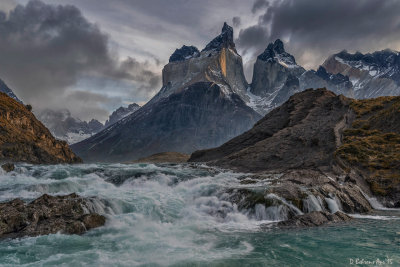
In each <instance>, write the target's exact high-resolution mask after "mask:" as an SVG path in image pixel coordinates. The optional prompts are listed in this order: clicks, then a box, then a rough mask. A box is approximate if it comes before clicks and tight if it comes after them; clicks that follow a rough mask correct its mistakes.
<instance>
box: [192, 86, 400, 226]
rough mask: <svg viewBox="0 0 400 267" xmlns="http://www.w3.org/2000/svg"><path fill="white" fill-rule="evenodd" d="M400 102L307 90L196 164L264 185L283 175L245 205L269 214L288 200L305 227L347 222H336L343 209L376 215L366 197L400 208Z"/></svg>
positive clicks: (195, 158) (245, 198) (244, 197)
mask: <svg viewBox="0 0 400 267" xmlns="http://www.w3.org/2000/svg"><path fill="white" fill-rule="evenodd" d="M399 103H400V97H381V98H378V99H368V100H353V99H350V98H346V97H344V96H337V95H335V94H334V93H332V92H330V91H328V90H326V89H317V90H311V89H310V90H306V91H304V92H301V93H298V94H295V95H294V96H292V97H291V98H290V99H289V100H288V101H287V102H286V103H284V104H283V105H282V106H280V107H279V108H276V109H275V110H273V111H271V112H270V113H269V114H267V115H266V116H265V117H264V118H263V119H261V120H260V121H259V122H258V123H257V124H256V125H255V126H254V127H253V128H252V129H251V130H249V131H247V132H245V133H244V134H242V135H240V136H238V137H236V138H234V139H232V140H230V141H228V142H227V143H225V144H223V145H222V146H220V147H217V148H214V149H209V150H202V151H197V152H195V153H193V154H192V155H191V158H190V159H189V162H206V163H207V164H209V165H212V166H218V167H222V168H225V169H232V170H236V171H240V172H249V173H255V175H254V177H256V178H255V179H261V180H262V179H268V176H270V175H271V173H272V174H276V175H278V174H279V175H280V176H281V177H280V178H279V179H276V180H274V181H273V182H272V184H271V185H270V186H269V187H268V188H267V189H266V190H265V192H262V193H261V195H258V196H256V197H255V196H254V195H253V194H248V192H247V193H246V192H239V197H238V200H239V205H241V204H240V203H241V202H243V203H246V205H253V206H254V207H255V206H256V204H257V203H258V202H260V203H262V204H263V205H264V206H265V207H266V208H268V207H269V206H277V205H276V202H277V200H276V199H278V200H279V199H280V198H281V199H285V200H287V201H289V202H290V204H291V205H293V208H292V210H295V209H294V208H297V209H298V211H301V213H300V212H291V213H290V212H289V213H288V214H289V215H290V216H288V218H287V220H289V221H290V220H296V218H297V221H298V223H299V224H303V223H302V220H303V221H304V218H307V220H312V219H313V218H315V220H316V221H320V222H321V221H341V220H344V219H347V218H344V217H343V216H333V215H334V214H335V213H336V212H337V211H338V210H340V211H343V212H346V213H366V212H369V211H370V210H371V209H372V207H371V205H370V204H369V202H368V200H367V198H366V196H370V197H377V198H378V199H379V200H380V201H381V202H383V203H384V204H385V205H386V206H388V207H400V204H399V203H400V202H399V201H398V199H399V194H400V179H399V177H400V173H399V170H400V168H399V166H400V165H399V164H400V161H399V159H400V156H399V155H398V154H399V151H400V108H399V107H400V106H399ZM243 182H244V183H251V182H252V181H251V179H250V180H244V181H243ZM249 196H250V197H249ZM274 196H275V197H274ZM273 198H275V200H274V201H270V200H271V199H273ZM251 201H255V202H254V203H253V204H251V203H252V202H251ZM278 202H279V201H278ZM278 204H279V203H278ZM278 206H279V205H278ZM286 206H288V205H286ZM312 212H318V213H313V214H312V215H308V214H310V213H312ZM326 212H329V214H331V215H329V216H327V214H325V213H326ZM317 214H318V215H317ZM299 216H300V217H299ZM302 216H303V217H302ZM301 218H303V219H301ZM290 224H294V225H296V224H297V223H294V222H292V223H290ZM305 224H308V223H305ZM315 224H316V225H319V223H317V222H316V223H315ZM311 225H312V224H311Z"/></svg>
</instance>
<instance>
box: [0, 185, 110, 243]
mask: <svg viewBox="0 0 400 267" xmlns="http://www.w3.org/2000/svg"><path fill="white" fill-rule="evenodd" d="M88 204H89V203H88V200H87V199H85V198H82V197H80V196H78V195H77V194H75V193H73V194H70V195H66V196H50V195H47V194H44V195H43V196H41V197H39V198H38V199H36V200H34V201H32V202H31V203H29V204H27V203H25V202H23V201H22V200H21V199H18V198H17V199H14V200H12V201H9V202H5V203H0V238H17V237H23V236H38V235H47V234H55V233H58V232H61V233H64V234H83V233H85V232H86V231H88V230H90V229H92V228H96V227H100V226H103V225H104V224H105V221H106V219H105V217H104V216H102V215H99V214H96V213H87V210H89V208H88V207H89V205H88Z"/></svg>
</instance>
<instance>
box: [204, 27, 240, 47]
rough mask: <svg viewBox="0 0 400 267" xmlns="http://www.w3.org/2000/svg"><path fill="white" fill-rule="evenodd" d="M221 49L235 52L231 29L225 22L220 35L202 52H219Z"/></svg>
mask: <svg viewBox="0 0 400 267" xmlns="http://www.w3.org/2000/svg"><path fill="white" fill-rule="evenodd" d="M222 48H231V49H232V50H234V51H235V52H236V48H235V43H234V42H233V28H232V27H231V26H229V25H228V24H227V23H226V22H225V23H224V26H223V27H222V31H221V34H220V35H218V36H217V37H215V38H214V39H213V40H212V41H211V42H210V43H208V44H207V45H206V47H205V48H204V49H203V50H202V52H203V51H210V50H214V49H215V50H217V51H220V50H221V49H222Z"/></svg>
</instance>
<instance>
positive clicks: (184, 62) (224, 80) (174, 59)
mask: <svg viewBox="0 0 400 267" xmlns="http://www.w3.org/2000/svg"><path fill="white" fill-rule="evenodd" d="M162 81H163V86H162V88H161V90H160V92H159V93H158V94H157V95H156V96H155V97H154V98H153V99H151V100H150V103H154V102H156V101H158V100H159V99H161V98H164V97H167V96H169V95H171V94H173V93H179V92H181V91H182V90H184V89H185V88H187V87H188V86H190V85H191V84H194V83H197V82H213V83H216V84H218V86H219V87H220V88H221V89H222V90H223V92H224V94H225V95H229V94H232V93H235V94H237V95H239V96H240V97H242V98H243V99H247V96H246V90H247V86H248V85H247V82H246V79H245V77H244V73H243V63H242V58H241V56H240V55H239V54H238V53H237V51H236V48H235V43H234V42H233V29H232V27H230V26H229V25H227V24H226V23H225V24H224V26H223V28H222V31H221V34H220V35H218V36H217V37H216V38H214V39H213V40H212V41H211V42H210V43H209V44H207V46H206V47H205V48H204V49H203V50H202V51H201V52H200V51H199V50H198V49H197V48H196V47H194V46H190V47H189V46H183V47H182V48H180V49H177V50H175V52H174V53H173V54H172V55H171V57H170V60H169V63H168V64H167V65H166V66H165V67H164V69H163V71H162Z"/></svg>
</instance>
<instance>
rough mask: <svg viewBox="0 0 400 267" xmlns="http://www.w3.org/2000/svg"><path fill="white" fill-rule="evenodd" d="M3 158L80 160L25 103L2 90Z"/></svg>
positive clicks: (46, 161) (47, 161) (48, 161)
mask: <svg viewBox="0 0 400 267" xmlns="http://www.w3.org/2000/svg"><path fill="white" fill-rule="evenodd" d="M0 126H1V127H0V161H13V162H29V163H43V164H52V163H78V162H81V159H80V158H78V157H77V156H76V155H75V154H74V153H73V152H72V151H71V149H70V148H69V147H68V145H67V143H66V142H63V141H59V140H56V139H55V138H54V137H53V136H52V135H51V133H50V131H49V130H48V129H47V128H46V127H45V126H43V124H42V123H41V122H40V121H38V120H37V119H36V118H35V116H34V115H33V113H32V112H30V111H29V110H28V109H27V108H26V107H25V106H24V105H22V104H21V103H19V102H17V101H16V100H15V99H12V98H10V97H9V96H7V95H6V94H4V93H0Z"/></svg>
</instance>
